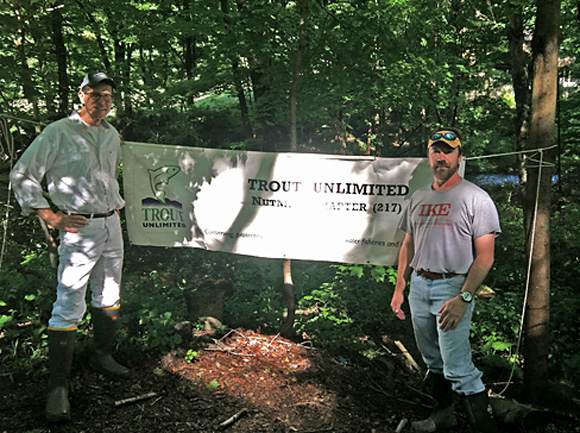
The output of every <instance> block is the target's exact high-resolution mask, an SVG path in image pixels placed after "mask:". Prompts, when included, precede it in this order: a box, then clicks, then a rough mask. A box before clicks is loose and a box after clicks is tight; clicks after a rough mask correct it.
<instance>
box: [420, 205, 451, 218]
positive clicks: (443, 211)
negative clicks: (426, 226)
mask: <svg viewBox="0 0 580 433" xmlns="http://www.w3.org/2000/svg"><path fill="white" fill-rule="evenodd" d="M450 209H451V203H438V204H422V205H421V206H419V216H420V217H441V216H449V210H450Z"/></svg>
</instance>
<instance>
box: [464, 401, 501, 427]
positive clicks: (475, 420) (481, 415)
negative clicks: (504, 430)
mask: <svg viewBox="0 0 580 433" xmlns="http://www.w3.org/2000/svg"><path fill="white" fill-rule="evenodd" d="M462 401H463V406H464V407H465V412H466V413H467V420H468V421H469V425H471V428H472V429H473V431H474V432H478V433H497V432H498V429H497V423H496V421H495V418H494V416H493V410H492V408H491V404H490V403H489V397H488V396H487V392H485V391H483V392H480V393H477V394H472V395H466V396H463V398H462Z"/></svg>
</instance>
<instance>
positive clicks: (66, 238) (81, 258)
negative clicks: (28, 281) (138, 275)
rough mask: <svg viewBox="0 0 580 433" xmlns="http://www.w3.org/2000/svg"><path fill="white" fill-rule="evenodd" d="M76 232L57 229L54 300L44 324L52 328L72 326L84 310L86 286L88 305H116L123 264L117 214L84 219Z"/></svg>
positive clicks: (121, 236)
mask: <svg viewBox="0 0 580 433" xmlns="http://www.w3.org/2000/svg"><path fill="white" fill-rule="evenodd" d="M78 231H79V232H78V233H70V232H67V231H61V232H60V245H59V247H58V254H59V266H58V274H57V277H58V286H57V289H56V302H55V303H54V304H53V308H52V316H51V318H50V320H49V321H48V325H49V327H50V328H52V329H71V328H72V329H74V328H76V326H77V325H78V324H79V323H81V321H82V319H83V316H84V315H85V312H86V310H87V306H86V301H85V297H86V292H87V286H88V285H89V282H90V286H91V305H93V306H94V307H97V308H109V307H114V306H117V305H119V299H120V291H121V273H122V268H123V234H122V232H121V223H120V219H119V215H118V214H117V212H114V213H113V215H111V216H110V217H108V218H93V219H88V225H86V226H84V227H81V228H79V229H78Z"/></svg>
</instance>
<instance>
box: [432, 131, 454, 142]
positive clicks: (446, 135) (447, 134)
mask: <svg viewBox="0 0 580 433" xmlns="http://www.w3.org/2000/svg"><path fill="white" fill-rule="evenodd" d="M440 138H444V139H445V140H449V141H453V140H458V139H459V138H458V137H457V135H455V134H454V133H453V132H449V131H447V132H436V133H435V134H433V136H432V137H431V140H432V141H435V140H439V139H440Z"/></svg>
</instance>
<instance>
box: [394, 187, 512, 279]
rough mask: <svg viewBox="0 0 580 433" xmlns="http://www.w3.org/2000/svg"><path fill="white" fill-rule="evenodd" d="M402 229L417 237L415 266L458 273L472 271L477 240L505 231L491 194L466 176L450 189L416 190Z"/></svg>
mask: <svg viewBox="0 0 580 433" xmlns="http://www.w3.org/2000/svg"><path fill="white" fill-rule="evenodd" d="M399 228H400V229H401V230H403V231H404V232H405V233H408V234H410V235H411V236H413V241H414V246H415V255H414V257H413V260H412V261H411V267H412V268H413V269H415V270H426V271H430V272H437V273H456V274H467V272H468V271H469V268H470V267H471V265H472V263H473V261H474V259H475V256H474V252H475V251H474V244H473V240H474V239H477V238H478V237H480V236H483V235H485V234H488V233H493V232H495V233H500V232H501V228H500V224H499V215H498V213H497V208H496V207H495V203H494V202H493V200H492V199H491V197H490V196H489V194H488V193H487V192H485V191H484V190H482V189H481V188H480V187H478V186H477V185H474V184H473V183H471V182H469V181H467V180H465V179H463V180H462V181H461V182H459V183H458V184H457V185H455V186H454V187H453V188H451V189H449V190H446V191H435V190H433V189H432V187H431V186H428V187H425V188H421V189H420V190H418V191H416V192H415V193H414V194H413V196H412V197H411V200H410V202H409V206H408V207H407V208H406V209H405V212H404V213H403V216H402V218H401V222H400V224H399Z"/></svg>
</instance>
